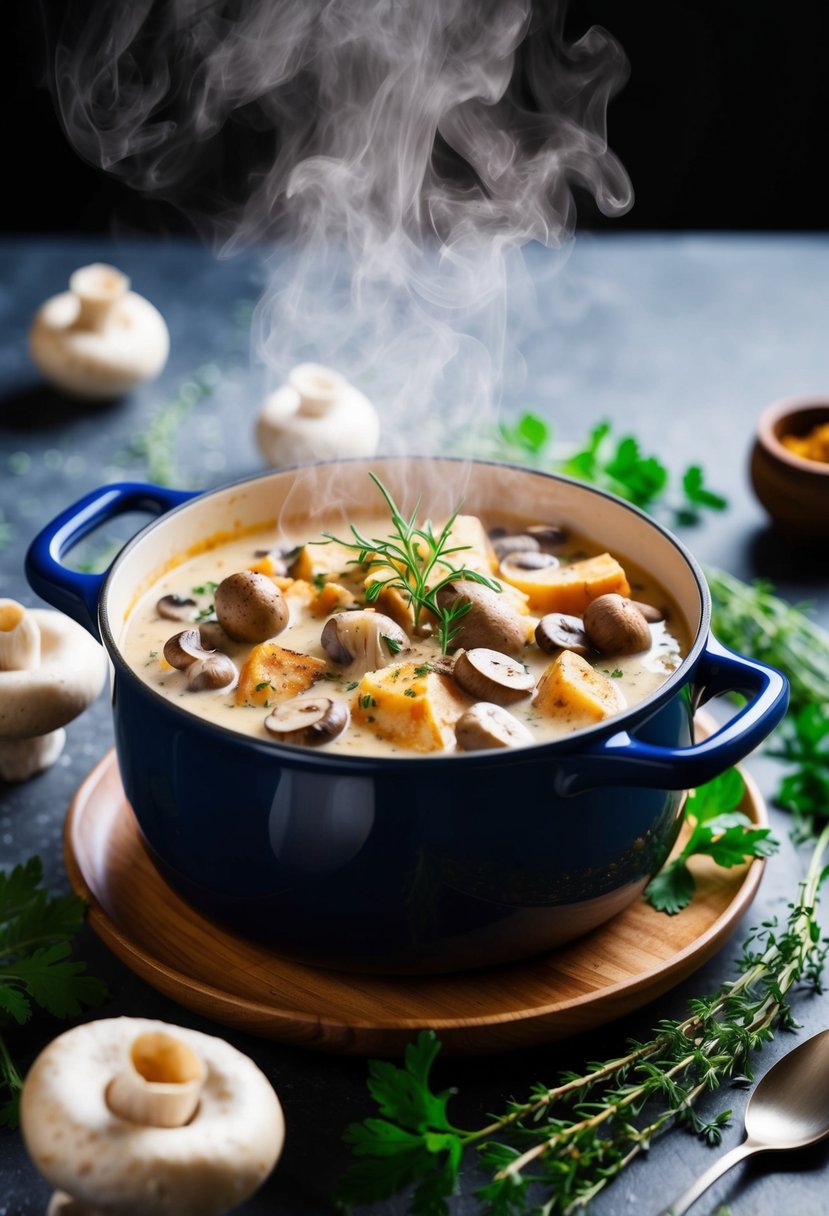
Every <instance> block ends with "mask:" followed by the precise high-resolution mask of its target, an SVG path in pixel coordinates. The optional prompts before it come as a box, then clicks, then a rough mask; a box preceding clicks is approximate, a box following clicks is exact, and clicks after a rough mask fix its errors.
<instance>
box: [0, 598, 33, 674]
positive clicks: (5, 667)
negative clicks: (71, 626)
mask: <svg viewBox="0 0 829 1216" xmlns="http://www.w3.org/2000/svg"><path fill="white" fill-rule="evenodd" d="M39 666H40V629H39V628H38V626H37V623H36V622H35V620H34V618H33V617H32V614H31V613H30V612H27V611H26V609H25V608H24V607H23V605H22V604H18V602H17V600H0V671H34V670H35V668H37V667H39Z"/></svg>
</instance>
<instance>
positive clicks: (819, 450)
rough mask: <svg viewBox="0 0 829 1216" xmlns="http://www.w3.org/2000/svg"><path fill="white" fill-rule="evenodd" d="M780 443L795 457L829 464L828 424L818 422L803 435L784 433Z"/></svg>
mask: <svg viewBox="0 0 829 1216" xmlns="http://www.w3.org/2000/svg"><path fill="white" fill-rule="evenodd" d="M780 442H781V443H782V444H783V447H784V448H788V449H789V451H790V452H794V454H795V456H802V457H803V458H804V460H820V461H822V462H823V463H824V464H829V422H819V423H818V424H817V426H813V427H812V429H811V430H810V431H808V432H807V433H806V434H805V435H798V434H796V433H792V434H786V433H784V434H782V435H781V436H780Z"/></svg>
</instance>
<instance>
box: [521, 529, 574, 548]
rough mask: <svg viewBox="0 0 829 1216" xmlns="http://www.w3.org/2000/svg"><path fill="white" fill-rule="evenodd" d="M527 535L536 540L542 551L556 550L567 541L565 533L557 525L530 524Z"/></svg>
mask: <svg viewBox="0 0 829 1216" xmlns="http://www.w3.org/2000/svg"><path fill="white" fill-rule="evenodd" d="M527 535H528V536H532V537H533V539H534V540H537V541H538V543H539V544H540V545H541V548H542V549H557V548H558V547H559V546H560V545H563V544H564V542H565V541H566V540H567V532H566V531H565V529H564V528H561V527H559V525H558V524H530V526H529V528H527Z"/></svg>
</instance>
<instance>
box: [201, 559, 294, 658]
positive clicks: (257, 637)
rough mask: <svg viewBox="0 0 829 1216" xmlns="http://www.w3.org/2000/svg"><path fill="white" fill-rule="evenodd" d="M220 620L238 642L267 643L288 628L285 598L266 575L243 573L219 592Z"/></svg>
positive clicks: (228, 580)
mask: <svg viewBox="0 0 829 1216" xmlns="http://www.w3.org/2000/svg"><path fill="white" fill-rule="evenodd" d="M214 603H215V606H216V616H217V617H218V619H219V624H220V625H221V627H222V629H224V631H225V633H226V634H227V635H228V637H230V638H233V640H234V642H265V641H267V639H268V638H273V637H276V635H277V634H278V633H281V632H282V630H283V629H284V628H285V626H286V625H287V624H288V617H289V615H290V613H289V609H288V605H287V603H286V602H285V597H284V596H283V594H282V592H281V591H280V590H279V588H278V587H277V586H276V585H275V584H274V583H272V582H271V580H270V579H269V578H268V577H267V576H266V575H264V574H257V573H256V572H255V571H253V570H239V571H238V572H237V573H236V574H229V575H228V576H227V578H225V579H223V580H222V581H221V582H220V583H219V585H218V587H217V588H216V595H215V597H214Z"/></svg>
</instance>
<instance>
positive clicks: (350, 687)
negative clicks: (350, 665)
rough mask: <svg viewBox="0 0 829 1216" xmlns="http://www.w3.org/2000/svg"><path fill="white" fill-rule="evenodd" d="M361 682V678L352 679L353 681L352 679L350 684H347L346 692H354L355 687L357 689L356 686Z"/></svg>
mask: <svg viewBox="0 0 829 1216" xmlns="http://www.w3.org/2000/svg"><path fill="white" fill-rule="evenodd" d="M359 683H360V681H359V680H352V681H351V682H350V683H349V684H346V686H345V691H346V692H353V691H354V689H355V688H357V687H358V686H359Z"/></svg>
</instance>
